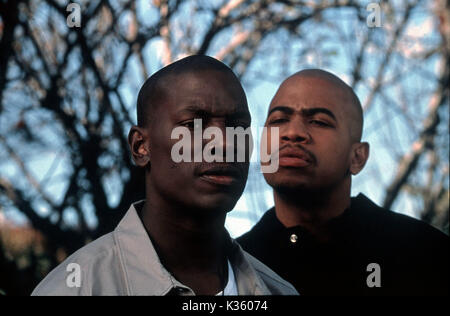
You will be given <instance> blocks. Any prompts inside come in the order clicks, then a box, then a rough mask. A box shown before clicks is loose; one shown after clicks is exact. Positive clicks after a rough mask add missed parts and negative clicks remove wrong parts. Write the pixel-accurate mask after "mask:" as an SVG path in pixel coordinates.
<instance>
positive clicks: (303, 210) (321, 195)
mask: <svg viewBox="0 0 450 316" xmlns="http://www.w3.org/2000/svg"><path fill="white" fill-rule="evenodd" d="M346 182H347V183H344V184H345V185H342V184H341V185H339V186H337V187H334V188H330V189H321V190H314V191H312V190H308V191H306V190H298V191H288V192H287V191H284V190H274V200H275V211H276V215H277V218H278V219H279V220H280V222H281V223H282V224H283V225H284V226H285V227H294V226H302V227H303V228H305V229H306V230H307V231H309V232H310V233H311V234H313V235H314V236H315V237H316V238H318V239H321V240H327V239H328V238H329V237H330V236H329V230H328V225H327V224H328V223H329V221H330V220H331V219H333V218H336V217H338V216H339V215H341V214H342V213H343V212H344V211H345V209H347V208H348V207H349V206H350V186H351V183H350V180H348V181H346Z"/></svg>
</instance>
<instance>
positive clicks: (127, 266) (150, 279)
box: [114, 201, 270, 296]
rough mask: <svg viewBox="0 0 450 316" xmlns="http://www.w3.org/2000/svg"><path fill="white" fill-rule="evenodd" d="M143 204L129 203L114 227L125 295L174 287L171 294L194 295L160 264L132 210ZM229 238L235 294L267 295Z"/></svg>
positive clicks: (160, 292)
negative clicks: (174, 290)
mask: <svg viewBox="0 0 450 316" xmlns="http://www.w3.org/2000/svg"><path fill="white" fill-rule="evenodd" d="M143 203H144V201H139V202H136V203H133V204H132V205H131V207H130V208H129V209H128V211H127V213H126V214H125V216H124V217H123V219H122V220H121V221H120V223H119V225H118V226H117V228H116V229H115V230H114V239H115V242H116V244H117V245H118V252H119V253H118V255H119V259H120V262H121V265H122V270H123V273H124V279H125V285H126V291H127V294H128V295H158V296H159V295H166V294H169V293H172V290H173V289H175V288H176V289H180V290H181V292H175V293H180V294H184V295H194V292H193V291H192V289H190V288H189V287H187V286H185V285H183V284H181V283H180V282H179V281H178V280H176V279H175V277H174V276H172V275H171V274H170V272H169V271H167V270H166V269H165V268H164V266H163V265H162V263H161V261H160V259H159V257H158V254H157V253H156V250H155V247H154V246H153V244H152V241H151V239H150V237H149V236H148V234H147V231H146V230H145V227H144V225H143V223H142V221H141V219H140V218H139V215H138V212H137V210H136V208H140V206H141V204H143ZM227 234H228V233H227ZM228 237H229V235H228ZM229 240H230V247H229V249H230V251H229V255H228V257H229V260H230V262H231V265H232V267H233V271H234V274H235V278H236V283H237V287H238V293H239V294H240V295H243V294H245V295H269V294H270V291H269V289H268V288H267V286H266V285H265V283H264V282H263V281H262V279H261V278H260V276H259V275H258V273H257V272H256V270H255V269H254V267H253V266H252V265H251V263H250V262H249V260H248V259H247V257H246V254H245V253H244V251H243V250H242V248H241V247H240V246H239V245H238V244H237V243H236V242H235V241H234V240H233V239H232V238H231V237H229Z"/></svg>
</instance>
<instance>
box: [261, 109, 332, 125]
mask: <svg viewBox="0 0 450 316" xmlns="http://www.w3.org/2000/svg"><path fill="white" fill-rule="evenodd" d="M276 111H280V112H283V113H285V114H288V115H291V114H293V113H294V112H295V111H294V109H293V108H291V107H288V106H284V105H280V106H276V107H274V108H273V109H271V110H270V111H269V114H268V115H267V116H270V114H272V113H273V112H276ZM300 112H301V114H303V115H305V116H313V115H315V114H317V113H323V114H325V115H328V116H329V117H330V118H332V119H333V120H334V121H335V122H337V119H336V116H335V115H334V114H333V112H331V111H330V110H328V109H327V108H320V107H318V108H307V109H301V110H300Z"/></svg>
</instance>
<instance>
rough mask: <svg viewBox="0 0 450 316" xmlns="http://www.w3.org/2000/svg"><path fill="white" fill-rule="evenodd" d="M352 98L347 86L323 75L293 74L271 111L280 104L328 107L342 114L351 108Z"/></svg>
mask: <svg viewBox="0 0 450 316" xmlns="http://www.w3.org/2000/svg"><path fill="white" fill-rule="evenodd" d="M351 102H352V101H351V98H350V95H349V93H348V91H346V89H345V87H342V86H341V85H340V84H338V83H336V82H333V81H332V80H329V79H326V78H321V77H301V76H293V77H291V78H288V79H287V80H286V81H284V82H283V84H282V85H281V86H280V88H279V89H278V91H277V93H276V94H275V96H274V98H273V99H272V102H271V104H270V108H269V111H270V110H271V109H272V108H273V107H275V106H279V105H283V106H287V107H291V108H293V109H295V110H300V109H303V108H313V107H321V108H327V109H329V110H331V111H333V113H335V115H337V116H341V114H342V115H343V114H345V113H346V112H347V113H348V111H350V110H351V108H352V106H351Z"/></svg>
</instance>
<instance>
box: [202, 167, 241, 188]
mask: <svg viewBox="0 0 450 316" xmlns="http://www.w3.org/2000/svg"><path fill="white" fill-rule="evenodd" d="M200 178H201V179H202V180H204V181H206V182H209V183H211V184H215V185H221V186H230V185H233V184H234V183H237V182H239V181H240V179H241V178H242V176H241V172H240V171H239V170H237V169H236V168H234V167H225V166H224V167H211V168H208V169H206V170H204V171H202V172H201V173H200Z"/></svg>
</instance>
